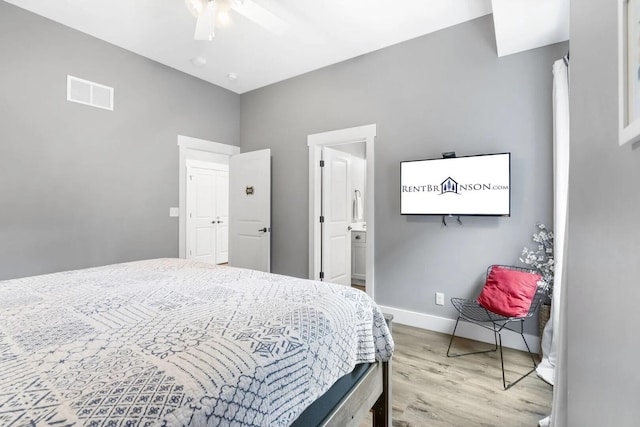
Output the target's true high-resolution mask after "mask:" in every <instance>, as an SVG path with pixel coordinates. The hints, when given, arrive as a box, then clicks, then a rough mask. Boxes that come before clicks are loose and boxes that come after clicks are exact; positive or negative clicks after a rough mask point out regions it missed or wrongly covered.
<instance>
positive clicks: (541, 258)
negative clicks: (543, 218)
mask: <svg viewBox="0 0 640 427" xmlns="http://www.w3.org/2000/svg"><path fill="white" fill-rule="evenodd" d="M536 227H537V228H538V232H536V233H534V234H533V241H534V242H536V243H537V244H538V247H537V249H536V250H531V249H528V248H524V249H522V254H521V256H520V261H521V262H523V263H525V264H526V265H528V266H530V267H532V268H534V269H536V270H538V271H539V272H540V274H541V275H542V280H541V282H542V283H540V285H541V286H544V287H545V288H546V290H547V295H549V296H551V294H552V292H553V271H554V268H555V262H554V259H553V231H549V230H547V227H546V226H545V225H544V224H542V223H538V224H536Z"/></svg>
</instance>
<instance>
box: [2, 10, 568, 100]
mask: <svg viewBox="0 0 640 427" xmlns="http://www.w3.org/2000/svg"><path fill="white" fill-rule="evenodd" d="M6 1H7V2H8V3H12V4H14V5H16V6H19V7H22V8H24V9H27V10H29V11H32V12H34V13H37V14H39V15H42V16H45V17H47V18H49V19H52V20H54V21H57V22H60V23H62V24H64V25H67V26H69V27H71V28H74V29H76V30H79V31H82V32H84V33H87V34H90V35H92V36H94V37H97V38H99V39H102V40H105V41H107V42H109V43H112V44H114V45H117V46H120V47H122V48H124V49H127V50H130V51H132V52H135V53H137V54H139V55H142V56H145V57H147V58H150V59H153V60H155V61H158V62H160V63H163V64H166V65H168V66H170V67H173V68H175V69H177V70H180V71H183V72H185V73H187V74H191V75H193V76H196V77H199V78H201V79H203V80H206V81H208V82H211V83H213V84H216V85H218V86H222V87H224V88H227V89H229V90H232V91H234V92H236V93H244V92H247V91H249V90H253V89H256V88H260V87H263V86H266V85H269V84H271V83H275V82H278V81H281V80H285V79H288V78H291V77H293V76H297V75H300V74H303V73H306V72H308V71H312V70H315V69H318V68H321V67H324V66H327V65H330V64H334V63H337V62H340V61H344V60H346V59H349V58H353V57H356V56H359V55H363V54H365V53H368V52H372V51H374V50H377V49H381V48H383V47H387V46H391V45H393V44H396V43H400V42H402V41H405V40H409V39H412V38H415V37H419V36H421V35H424V34H427V33H430V32H433V31H437V30H439V29H442V28H446V27H450V26H453V25H456V24H459V23H462V22H465V21H468V20H471V19H475V18H478V17H480V16H484V15H487V14H489V13H492V12H493V13H494V21H495V22H494V24H495V27H496V38H497V39H496V44H497V47H498V52H497V53H499V54H500V55H505V54H511V53H515V52H519V51H523V50H527V49H531V48H535V47H539V46H543V45H546V44H551V43H556V42H559V41H563V40H567V39H568V36H569V34H568V33H569V17H568V10H569V0H393V1H391V0H253V1H254V2H256V3H258V4H259V5H261V6H263V7H264V8H266V9H267V10H269V11H271V12H272V13H274V14H275V15H277V16H278V17H280V18H282V19H283V20H284V21H285V22H286V23H287V24H288V29H287V30H286V31H285V32H284V33H283V34H275V33H272V32H269V31H267V30H265V29H264V28H262V27H260V26H259V25H257V24H255V23H254V22H252V21H250V20H248V19H246V18H245V17H243V16H241V15H239V14H237V13H235V12H233V11H232V12H231V18H232V20H231V22H230V23H229V24H228V25H227V26H225V27H218V28H217V31H216V37H215V39H214V40H213V41H211V42H209V41H194V40H193V33H194V28H195V22H196V20H195V18H194V17H193V16H192V15H191V14H190V13H189V11H188V10H187V8H186V7H185V4H184V0H55V1H51V0H6ZM541 5H544V7H541ZM532 17H535V19H531V18H532ZM199 56H202V57H203V58H205V59H206V61H207V63H206V65H204V66H203V67H200V68H199V67H196V66H195V65H193V64H192V62H191V60H192V59H193V58H196V57H199ZM230 73H234V74H236V75H237V79H236V80H231V79H230V78H229V74H230Z"/></svg>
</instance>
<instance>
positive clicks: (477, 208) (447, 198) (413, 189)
mask: <svg viewBox="0 0 640 427" xmlns="http://www.w3.org/2000/svg"><path fill="white" fill-rule="evenodd" d="M400 213H401V214H402V215H456V216H457V215H487V216H510V215H511V153H497V154H483V155H478V156H466V157H450V158H440V159H430V160H411V161H404V162H400Z"/></svg>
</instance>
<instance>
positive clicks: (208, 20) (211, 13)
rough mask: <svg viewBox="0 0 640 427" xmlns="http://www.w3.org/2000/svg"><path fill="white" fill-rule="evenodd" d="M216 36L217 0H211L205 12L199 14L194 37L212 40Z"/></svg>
mask: <svg viewBox="0 0 640 427" xmlns="http://www.w3.org/2000/svg"><path fill="white" fill-rule="evenodd" d="M215 36H216V2H215V1H210V2H208V3H207V7H206V8H205V9H204V12H202V14H201V15H200V16H198V21H197V22H196V31H195V34H194V35H193V38H194V39H196V40H208V41H211V40H213V38H214V37H215Z"/></svg>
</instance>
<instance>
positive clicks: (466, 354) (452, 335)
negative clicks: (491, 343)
mask: <svg viewBox="0 0 640 427" xmlns="http://www.w3.org/2000/svg"><path fill="white" fill-rule="evenodd" d="M460 319H462V317H461V316H458V319H457V320H456V325H455V326H454V327H453V332H452V333H451V339H449V347H448V348H447V357H460V356H468V355H470V354H480V353H489V352H492V351H496V350H498V341H497V339H496V345H495V347H494V348H493V349H491V350H480V351H471V352H469V353H461V354H449V352H450V350H451V344H452V343H453V338H454V337H455V335H456V329H458V323H459V322H460ZM493 333H494V335H495V334H496V331H495V329H494V331H493Z"/></svg>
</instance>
